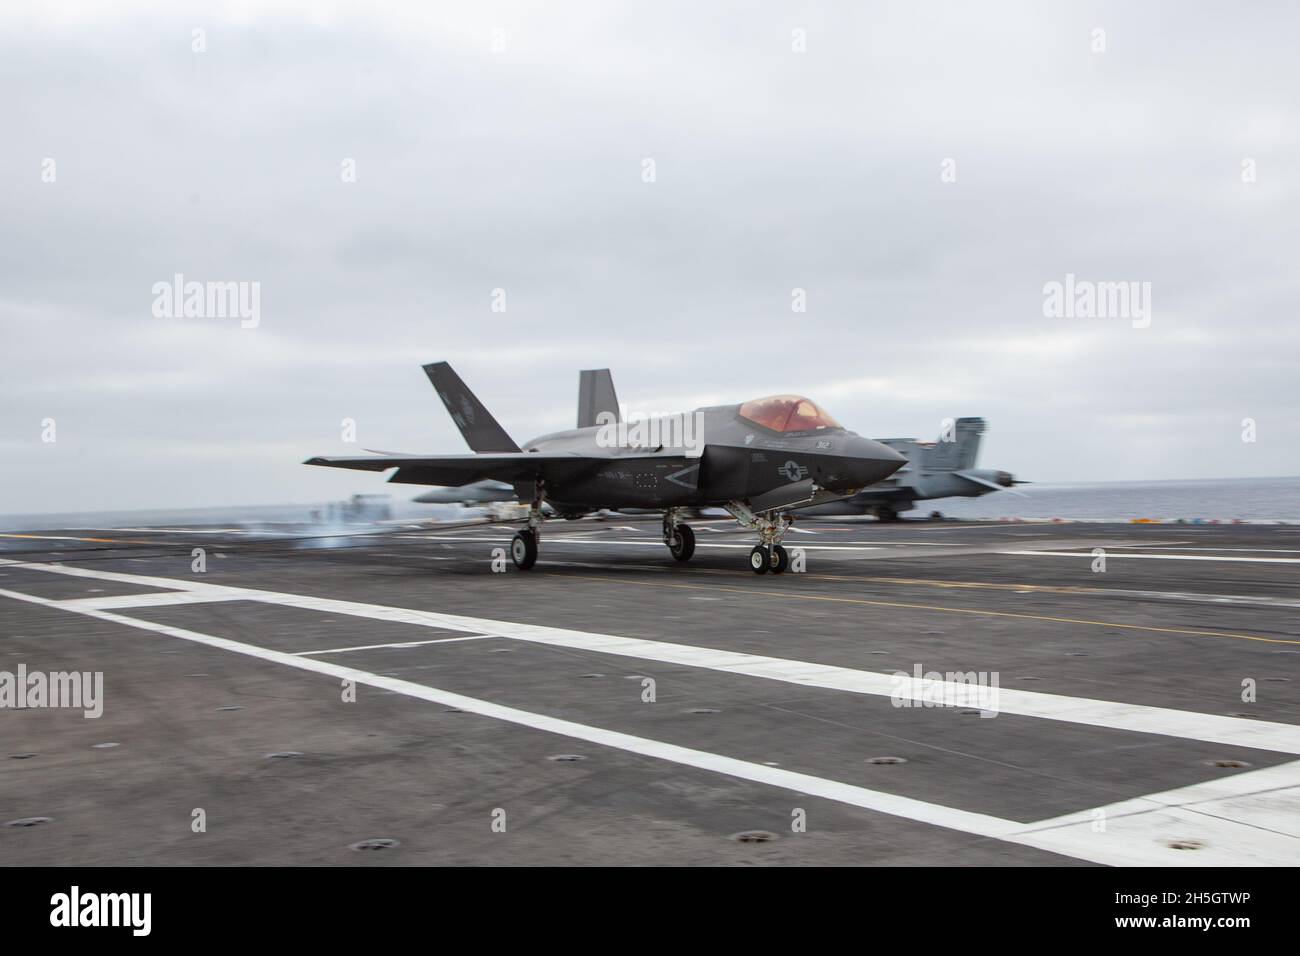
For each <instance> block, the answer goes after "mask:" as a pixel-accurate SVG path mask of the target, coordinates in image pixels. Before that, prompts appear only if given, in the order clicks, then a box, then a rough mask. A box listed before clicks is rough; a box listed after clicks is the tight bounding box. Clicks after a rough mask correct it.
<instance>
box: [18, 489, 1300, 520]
mask: <svg viewBox="0 0 1300 956" xmlns="http://www.w3.org/2000/svg"><path fill="white" fill-rule="evenodd" d="M413 493H414V492H413ZM334 505H335V511H334V513H333V514H331V511H330V504H329V503H314V504H301V505H253V506H246V507H233V508H186V509H177V508H172V509H165V510H157V511H112V512H102V511H101V512H68V513H62V514H30V515H0V529H2V530H5V531H30V530H36V529H50V528H120V527H146V526H148V527H166V526H183V525H196V524H207V525H211V524H215V525H219V526H223V527H230V528H242V529H246V530H256V529H267V530H275V528H276V526H277V525H297V526H303V525H306V526H309V527H311V528H312V529H314V530H316V531H318V532H328V531H330V530H331V529H337V530H339V531H342V530H343V529H344V528H345V527H355V525H354V524H347V525H345V524H344V522H343V520H342V518H341V517H339V515H341V513H342V512H341V503H338V502H336V503H334ZM389 507H390V509H391V516H392V518H393V519H409V518H437V519H440V520H443V521H450V520H457V519H463V518H467V517H471V516H473V515H476V514H479V513H481V512H480V511H479V510H478V509H469V508H459V507H457V506H454V505H421V504H415V503H413V502H411V501H409V500H404V499H403V498H400V497H394V498H393V499H391V500H390V502H389ZM931 511H942V512H943V513H944V515H945V516H947V517H950V518H975V519H997V518H1009V519H1015V518H1085V519H1093V520H1097V519H1106V518H1117V519H1120V520H1130V519H1133V518H1151V519H1161V520H1184V521H1197V520H1201V521H1234V520H1239V521H1296V522H1300V477H1298V478H1227V479H1215V480H1205V481H1200V480H1198V481H1115V482H1090V483H1086V484H1084V483H1080V484H1059V485H1052V484H1031V485H1021V486H1019V487H1018V488H1016V489H1015V492H1014V493H1013V492H1011V491H999V492H995V493H992V494H988V495H985V496H984V497H982V498H940V499H936V500H934V501H922V502H918V503H917V507H916V510H914V511H911V512H908V515H909V516H910V517H923V516H925V515H927V514H929V513H930V512H931ZM719 514H721V512H719ZM280 530H288V529H287V528H282V529H280ZM298 530H300V529H298Z"/></svg>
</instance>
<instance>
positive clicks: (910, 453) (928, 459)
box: [799, 418, 1028, 521]
mask: <svg viewBox="0 0 1300 956" xmlns="http://www.w3.org/2000/svg"><path fill="white" fill-rule="evenodd" d="M986 427H987V425H986V423H985V421H984V419H982V418H959V419H957V420H956V422H953V423H952V428H951V431H949V430H948V429H945V434H944V435H943V436H941V437H940V439H939V441H935V442H925V441H917V440H916V439H915V438H882V439H880V443H881V444H882V445H888V446H889V447H890V448H892V449H894V450H895V451H897V452H898V453H899V454H901V455H903V456H904V457H905V458H906V459H907V464H905V465H904V466H903V467H902V468H900V469H898V471H896V472H895V473H894V474H893V475H891V476H890V477H889V478H887V479H886V480H884V481H882V482H880V483H879V484H876V485H872V486H871V487H870V488H864V489H863V490H862V491H860V492H858V493H857V494H856V495H853V496H852V497H850V498H844V499H842V500H840V501H833V502H830V503H828V504H824V505H818V506H816V507H812V508H805V509H802V510H801V511H800V512H799V514H800V515H861V514H874V515H875V516H876V517H877V518H879V519H880V520H881V521H897V520H898V513H899V512H900V511H909V510H911V509H912V508H914V507H915V506H916V502H918V501H927V500H930V499H933V498H978V497H979V496H980V495H987V494H991V493H992V492H995V491H1005V490H1008V489H1011V488H1013V487H1014V486H1015V485H1024V484H1028V482H1024V481H1017V480H1016V479H1015V477H1013V476H1012V475H1011V474H1010V473H1009V472H1005V471H996V470H994V469H991V468H976V467H975V461H976V458H977V457H978V456H979V449H980V436H982V435H983V434H984V431H985V429H986ZM1016 493H1017V494H1019V492H1016Z"/></svg>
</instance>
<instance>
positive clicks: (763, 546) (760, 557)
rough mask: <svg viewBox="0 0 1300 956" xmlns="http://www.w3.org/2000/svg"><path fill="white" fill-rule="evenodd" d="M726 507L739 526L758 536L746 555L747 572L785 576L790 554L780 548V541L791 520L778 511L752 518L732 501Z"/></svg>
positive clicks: (743, 505)
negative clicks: (754, 532)
mask: <svg viewBox="0 0 1300 956" xmlns="http://www.w3.org/2000/svg"><path fill="white" fill-rule="evenodd" d="M725 507H726V509H727V510H728V511H729V512H731V515H732V517H733V518H735V519H736V520H737V521H739V522H740V523H741V524H742V525H744V526H745V527H746V528H749V529H750V530H752V531H757V532H758V540H759V544H758V545H757V546H755V548H754V550H752V551H750V552H749V569H750V570H751V571H753V572H754V573H755V574H767V572H768V571H771V572H772V573H773V574H784V573H785V571H786V570H787V569H788V568H789V567H790V552H788V551H786V549H785V548H783V547H782V546H781V539H782V538H784V537H785V533H786V530H787V529H789V527H790V525H792V524H794V518H792V517H791V516H790V515H788V514H785V513H784V512H780V511H764V512H762V513H760V514H755V513H754V512H753V511H751V510H750V508H749V506H748V505H746V504H745V503H744V502H743V501H732V502H729V503H728V504H727V505H726V506H725Z"/></svg>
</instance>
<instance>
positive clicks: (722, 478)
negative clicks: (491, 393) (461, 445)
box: [305, 362, 906, 574]
mask: <svg viewBox="0 0 1300 956" xmlns="http://www.w3.org/2000/svg"><path fill="white" fill-rule="evenodd" d="M424 371H425V373H426V374H427V375H428V376H429V381H430V382H432V383H433V387H434V389H435V390H437V392H438V397H439V398H441V399H442V402H443V404H444V405H445V406H446V408H447V411H448V412H449V413H450V414H451V417H452V421H454V422H455V423H456V427H457V428H459V429H460V433H461V434H462V435H463V436H464V437H465V441H466V442H467V443H468V444H469V447H470V448H471V449H473V451H474V454H472V455H401V454H375V455H371V456H367V457H357V458H336V457H321V458H309V459H308V460H307V461H306V462H305V464H308V465H324V466H327V467H331V468H357V469H362V470H365V471H388V470H389V469H394V468H395V469H396V471H395V472H394V474H393V476H392V477H391V478H389V481H391V482H397V483H399V484H416V485H444V486H448V485H450V486H462V485H466V484H470V483H473V482H482V481H485V480H489V481H498V482H503V483H505V484H508V485H510V486H511V488H512V489H513V490H514V492H515V494H516V495H517V496H518V498H519V500H521V501H527V502H530V506H529V513H528V519H527V525H526V527H525V528H523V529H522V530H521V531H519V533H518V534H516V535H515V536H514V539H513V540H512V541H511V543H510V557H511V559H512V560H513V561H514V563H515V566H516V567H518V568H520V569H521V570H526V569H528V568H531V567H532V566H533V565H534V564H535V563H536V561H537V551H538V540H539V538H540V536H541V530H542V524H543V521H544V518H545V515H544V513H543V510H542V506H543V504H544V503H545V504H547V505H549V507H550V509H551V510H552V511H554V512H555V514H557V515H559V516H560V517H573V516H577V515H582V514H587V513H590V512H592V511H598V510H601V509H631V508H636V509H646V510H654V511H662V512H663V515H664V519H663V538H664V544H666V545H667V546H668V550H669V552H670V553H671V554H672V556H673V557H674V558H676V559H677V560H678V561H688V560H690V558H691V555H692V554H694V552H695V533H694V531H692V529H691V527H690V525H688V524H686V523H685V522H684V521H683V520H682V518H683V517H684V516H685V514H686V512H687V510H688V509H693V508H701V507H717V508H724V509H726V510H727V511H728V512H729V513H730V514H731V515H732V516H733V517H735V518H736V520H737V521H739V522H740V523H741V525H743V526H744V527H746V528H748V529H750V530H752V531H753V532H755V533H756V534H757V535H758V542H759V543H758V544H757V545H756V546H755V547H754V549H753V550H752V551H751V552H750V555H749V564H750V568H751V569H753V571H754V572H755V573H757V574H764V573H766V572H767V571H769V570H771V571H774V572H776V573H778V574H779V573H781V572H782V571H785V570H786V569H787V568H788V567H789V564H790V556H789V554H788V552H787V551H786V549H785V548H784V547H782V546H781V541H782V538H783V537H784V535H785V532H786V530H787V529H788V528H789V527H790V524H791V523H792V522H793V518H792V517H791V512H792V511H793V510H794V509H796V508H799V507H802V506H808V505H818V504H823V503H826V502H830V501H835V500H838V499H841V498H845V497H849V496H851V495H853V494H856V493H857V492H858V491H860V490H861V489H863V488H865V487H867V486H868V485H871V484H874V483H875V482H878V481H881V480H883V479H885V478H887V477H889V476H890V475H891V474H893V473H894V472H895V471H897V470H898V469H899V468H900V467H902V466H903V464H904V463H905V462H906V459H905V458H904V457H903V456H902V455H900V454H899V453H898V452H897V451H895V450H894V449H892V448H889V447H887V446H885V445H882V444H880V443H879V442H874V441H871V440H870V439H867V438H862V437H861V436H859V435H857V434H855V433H854V432H851V431H848V430H847V429H845V428H844V427H843V426H842V425H840V424H839V422H837V421H835V419H833V418H832V417H831V416H830V415H829V414H827V413H826V412H825V411H824V410H823V409H822V408H821V407H820V406H818V405H817V404H816V403H815V402H813V401H812V400H811V399H807V398H803V397H801V396H798V395H772V396H768V397H766V398H759V399H754V400H752V401H748V402H744V403H742V404H739V405H716V406H712V407H709V408H698V409H695V410H694V411H693V412H688V413H685V414H681V415H665V416H660V417H656V418H647V419H641V420H637V421H634V422H625V421H620V420H619V419H618V416H617V414H616V413H614V414H611V410H610V408H609V403H610V401H611V400H612V399H613V385H612V383H610V384H609V388H608V393H607V394H606V393H605V391H604V389H603V386H602V384H601V382H600V381H599V380H594V381H593V382H592V383H591V385H592V389H591V396H590V401H589V402H588V404H587V407H586V409H585V411H586V412H589V413H590V418H591V420H592V421H591V423H590V424H587V425H584V426H582V427H578V428H573V429H569V430H567V431H561V432H555V433H553V434H550V435H543V436H541V437H540V438H534V439H533V440H532V441H529V442H527V443H525V445H524V447H523V448H520V447H519V446H518V445H516V444H515V443H514V441H513V440H512V439H511V438H510V436H509V435H507V434H506V432H505V429H503V428H502V427H501V426H500V425H499V424H497V421H496V419H495V418H493V417H492V415H491V413H489V412H488V410H487V408H485V407H484V405H483V403H482V402H480V401H479V400H478V398H477V397H476V396H475V395H474V393H473V392H471V391H470V390H469V388H467V387H466V385H465V383H464V382H462V381H461V379H460V376H458V375H457V374H456V373H455V372H454V371H453V370H452V368H451V366H450V365H448V364H447V363H446V362H438V363H435V364H433V365H426V366H425V367H424ZM580 397H581V392H580ZM580 405H581V402H580ZM583 413H584V412H583V410H582V409H580V416H582V415H583ZM583 420H584V419H583V418H582V417H580V418H579V421H580V422H581V421H583Z"/></svg>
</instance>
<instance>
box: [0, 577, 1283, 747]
mask: <svg viewBox="0 0 1300 956" xmlns="http://www.w3.org/2000/svg"><path fill="white" fill-rule="evenodd" d="M0 564H12V565H18V564H19V563H18V562H12V561H3V560H0ZM20 566H22V567H26V568H30V569H36V570H46V571H50V572H53V573H56V574H68V575H72V576H75V577H92V578H100V579H103V580H109V581H128V582H130V581H134V582H136V583H139V584H148V585H151V586H155V587H173V588H185V587H196V588H202V589H204V590H214V591H219V592H221V593H223V594H230V595H234V596H237V597H239V598H242V599H244V600H249V601H264V602H266V603H268V604H277V605H281V606H284V607H297V608H306V609H308V610H313V611H324V612H326V613H331V614H348V615H352V616H355V617H365V618H370V619H372V620H377V621H391V622H394V623H398V624H418V625H423V626H425V627H436V628H440V629H442V630H448V631H465V632H470V633H477V634H492V635H496V636H497V637H505V638H510V639H512V640H517V641H530V642H532V643H536V644H546V645H549V646H552V647H567V648H572V649H575V650H585V651H594V652H596V653H601V654H614V655H618V656H620V657H632V658H636V659H638V660H649V661H657V662H659V663H664V664H678V665H681V666H683V667H699V668H703V669H706V670H715V671H721V672H724V673H729V674H740V675H744V676H747V677H764V678H767V679H769V680H779V681H784V682H786V683H791V684H799V685H801V686H805V687H820V688H824V689H827V690H839V691H846V692H849V693H856V694H872V695H878V696H883V697H894V696H897V697H900V698H904V697H906V698H911V699H913V700H922V701H924V700H952V699H963V698H962V697H960V696H959V695H962V694H969V693H970V686H969V685H967V684H958V683H952V682H941V681H925V680H921V681H917V680H913V679H912V678H895V677H894V675H892V674H886V673H880V672H876V671H864V670H855V669H853V668H849V667H838V666H835V665H831V664H816V663H812V662H810V661H800V660H794V659H790V658H781V657H765V656H761V655H757V654H742V653H739V652H736V651H727V650H721V649H718V648H710V647H697V646H694V645H690V644H672V643H669V642H666V641H652V640H648V639H645V638H633V637H617V636H614V635H610V634H597V633H591V632H587V631H576V630H568V629H566V628H557V627H544V626H542V625H537V624H516V623H512V622H509V621H494V620H489V619H486V618H477V617H466V616H462V615H456V614H443V613H440V612H436V611H417V610H412V609H410V608H396V607H386V606H384V605H379V604H362V603H358V602H353V601H340V600H336V599H333V598H321V597H312V596H309V595H300V594H285V593H280V592H278V591H259V590H256V589H253V588H238V587H230V586H227V585H209V584H203V585H197V584H192V583H190V582H187V581H183V580H177V579H171V578H158V577H149V576H145V575H135V574H123V573H120V572H115V571H99V570H95V569H91V568H80V567H77V568H72V567H57V566H54V565H40V564H21V565H20ZM945 694H947V695H948V696H944V695H945ZM997 704H998V711H999V712H1000V713H1004V714H1015V715H1018V716H1022V717H1038V718H1042V719H1045V720H1059V721H1064V722H1067V723H1074V724H1085V725H1087V726H1092V727H1106V728H1109V729H1112V730H1126V731H1131V732H1133V733H1141V734H1160V735H1163V736H1169V737H1178V738H1181V739H1184V740H1202V741H1205V742H1207V743H1216V744H1224V745H1227V746H1234V747H1249V748H1253V749H1258V750H1271V751H1275V752H1277V753H1288V754H1300V726H1296V725H1293V724H1283V723H1277V722H1274V721H1266V720H1251V719H1247V718H1240V717H1226V716H1220V715H1217V714H1201V713H1197V712H1195V711H1187V710H1174V709H1171V708H1166V707H1151V706H1148V705H1145V704H1127V703H1116V702H1114V701H1105V700H1094V699H1092V698H1089V697H1067V696H1065V695H1063V694H1044V693H1040V692H1037V691H1026V690H1011V689H1007V688H1000V689H999V690H998V697H997Z"/></svg>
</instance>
